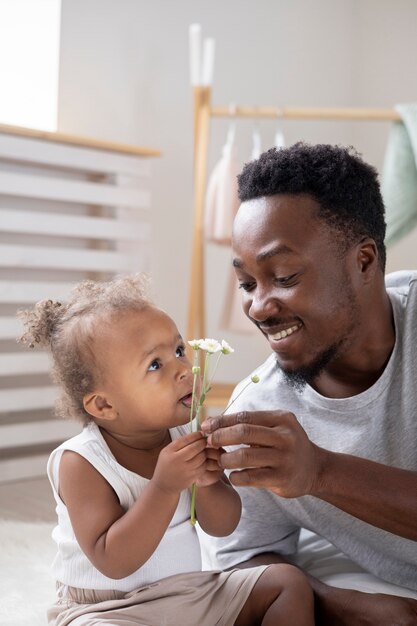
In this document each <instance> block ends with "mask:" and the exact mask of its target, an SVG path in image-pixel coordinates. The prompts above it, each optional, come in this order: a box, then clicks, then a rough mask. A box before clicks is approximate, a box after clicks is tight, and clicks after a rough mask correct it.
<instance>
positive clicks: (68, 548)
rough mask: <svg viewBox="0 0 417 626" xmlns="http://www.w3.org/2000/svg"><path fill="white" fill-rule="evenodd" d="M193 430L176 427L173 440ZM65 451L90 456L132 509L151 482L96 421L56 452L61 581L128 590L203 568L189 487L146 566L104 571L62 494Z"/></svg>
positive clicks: (53, 471)
mask: <svg viewBox="0 0 417 626" xmlns="http://www.w3.org/2000/svg"><path fill="white" fill-rule="evenodd" d="M187 432H189V428H188V427H187V426H179V427H178V428H173V429H170V434H171V438H172V439H173V440H174V439H177V438H178V437H181V436H182V435H185V434H186V433H187ZM65 450H73V451H74V452H77V453H78V454H80V455H81V456H82V457H84V458H85V459H87V461H88V462H89V463H91V465H92V466H93V467H95V469H96V470H97V471H98V472H100V474H102V476H103V477H104V478H105V479H106V480H107V482H108V483H109V484H110V485H111V486H112V487H113V489H114V491H115V493H116V495H117V497H118V498H119V502H120V504H121V506H122V507H123V508H124V509H126V510H127V509H129V508H130V507H131V506H132V505H133V504H134V502H135V501H136V500H137V499H138V498H139V497H140V494H141V493H142V491H143V489H144V488H145V486H146V484H147V483H148V482H149V481H148V480H147V479H146V478H143V477H142V476H139V475H138V474H135V473H134V472H131V471H130V470H128V469H126V468H124V467H122V466H121V465H120V464H119V463H118V462H117V461H116V459H115V457H114V456H113V454H112V453H111V452H110V449H109V448H108V446H107V444H106V442H105V440H104V439H103V437H102V435H101V433H100V430H99V428H98V427H97V425H96V424H95V423H94V422H91V423H89V424H88V425H87V426H86V427H85V428H84V430H83V431H82V432H81V433H80V434H79V435H77V436H75V437H73V438H72V439H69V440H68V441H65V442H64V443H63V444H61V445H60V446H59V447H58V448H56V449H55V450H54V451H53V452H52V453H51V456H50V457H49V461H48V467H47V472H48V478H49V480H50V482H51V485H52V489H53V493H54V497H55V500H56V503H57V506H56V512H57V515H58V525H57V526H56V527H55V528H54V530H53V532H52V538H53V539H54V540H55V542H56V544H57V546H58V553H57V555H56V557H55V559H54V562H53V565H52V570H53V573H54V575H55V577H56V579H57V580H58V581H60V582H62V583H63V584H64V585H69V586H71V587H78V588H80V589H97V590H98V589H114V590H117V591H123V592H126V593H127V592H129V591H133V590H134V589H137V588H139V587H143V586H145V585H149V584H150V583H153V582H155V581H157V580H161V579H162V578H166V577H167V576H172V575H173V574H181V573H185V572H194V571H200V570H201V553H200V545H199V541H198V537H197V533H196V531H195V528H194V527H193V526H192V525H191V524H190V504H191V498H190V492H189V490H188V489H187V490H184V491H182V492H181V495H180V500H179V502H178V507H177V509H176V511H175V513H174V516H173V518H172V520H171V522H170V524H169V527H168V528H167V531H166V533H165V535H164V536H163V538H162V539H161V542H160V543H159V545H158V547H157V549H156V550H155V552H154V553H153V554H152V556H151V557H150V558H149V559H148V560H147V561H146V563H144V564H143V565H142V567H140V568H139V569H138V570H136V572H134V573H133V574H130V576H126V578H121V579H119V580H114V579H112V578H108V577H107V576H104V574H102V573H101V572H99V571H98V570H97V569H96V568H95V567H94V565H92V563H91V562H90V561H89V560H88V558H87V557H86V556H85V554H84V552H83V551H82V550H81V548H80V547H79V545H78V542H77V540H76V538H75V535H74V531H73V529H72V526H71V521H70V518H69V515H68V510H67V507H66V506H65V504H64V503H63V501H62V500H61V498H60V497H59V464H60V461H61V457H62V454H63V452H64V451H65ZM138 532H140V528H138Z"/></svg>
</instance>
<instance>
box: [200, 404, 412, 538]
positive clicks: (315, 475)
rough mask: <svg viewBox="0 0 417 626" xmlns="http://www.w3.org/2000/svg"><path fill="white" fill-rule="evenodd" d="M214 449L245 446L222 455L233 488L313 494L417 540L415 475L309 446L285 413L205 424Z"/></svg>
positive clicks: (242, 415)
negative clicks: (256, 488)
mask: <svg viewBox="0 0 417 626" xmlns="http://www.w3.org/2000/svg"><path fill="white" fill-rule="evenodd" d="M202 430H203V432H204V433H205V434H207V435H208V443H209V445H212V446H214V447H220V446H223V447H224V446H230V445H241V444H247V445H248V446H249V447H241V448H239V449H237V450H234V451H232V452H227V453H224V454H222V455H221V459H220V462H221V465H222V467H223V468H225V469H231V470H239V471H232V473H231V474H230V481H231V482H232V484H234V485H236V486H241V487H243V486H245V487H264V488H267V489H270V490H271V491H272V492H274V493H276V494H277V495H279V496H281V497H284V498H296V497H299V496H303V495H312V496H315V497H317V498H320V499H322V500H325V501H326V502H329V503H330V504H333V505H334V506H336V507H338V508H340V509H342V510H343V511H345V512H346V513H349V514H350V515H353V516H354V517H357V518H358V519H361V520H363V521H365V522H367V523H369V524H372V525H373V526H376V527H378V528H381V529H383V530H386V531H388V532H391V533H393V534H396V535H399V536H401V537H404V538H406V539H411V540H414V541H417V498H416V497H415V494H416V493H417V473H416V472H411V471H407V470H402V469H398V468H393V467H389V466H385V465H382V464H380V463H375V462H373V461H369V460H366V459H361V458H358V457H354V456H351V455H347V454H340V453H335V452H330V451H328V450H324V449H323V448H319V447H318V446H316V445H315V444H313V443H312V442H311V441H310V440H309V438H308V437H307V434H306V433H305V431H304V429H303V428H302V427H301V425H300V424H299V422H298V421H297V419H296V417H295V416H294V415H293V414H292V413H289V412H287V411H257V412H242V413H236V414H230V415H223V416H220V417H214V418H209V419H207V420H206V421H205V422H204V423H203V425H202Z"/></svg>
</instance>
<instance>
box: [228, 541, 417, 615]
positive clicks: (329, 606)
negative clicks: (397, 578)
mask: <svg viewBox="0 0 417 626" xmlns="http://www.w3.org/2000/svg"><path fill="white" fill-rule="evenodd" d="M288 562H289V561H288V560H287V559H285V557H283V556H281V555H279V554H275V553H274V552H266V553H264V554H258V555H257V556H255V557H253V558H252V559H250V560H248V561H244V562H243V563H240V564H239V565H237V566H235V567H240V568H247V567H256V566H257V565H270V564H272V563H288ZM304 573H305V574H306V575H307V577H308V579H309V582H310V584H311V586H312V588H313V591H314V612H315V622H316V625H317V626H376V625H378V626H393V624H401V626H416V625H417V600H413V599H411V598H402V597H399V596H391V595H387V594H384V593H377V594H375V593H362V592H360V591H354V590H351V589H339V588H338V587H331V586H330V585H326V584H324V583H322V582H321V581H319V580H318V579H317V578H314V576H310V575H309V574H308V573H307V572H304Z"/></svg>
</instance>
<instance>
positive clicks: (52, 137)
mask: <svg viewBox="0 0 417 626" xmlns="http://www.w3.org/2000/svg"><path fill="white" fill-rule="evenodd" d="M0 133H2V134H4V135H19V136H21V137H27V138H29V139H42V140H44V141H51V142H55V143H62V144H67V145H72V146H78V147H79V148H93V149H95V150H106V151H107V152H119V153H120V154H130V155H133V156H145V157H157V156H161V152H160V151H159V150H155V149H154V148H146V147H143V146H134V145H129V144H123V143H115V142H112V141H103V140H101V139H94V138H93V137H77V136H76V135H68V134H65V133H59V132H56V133H54V132H49V131H46V130H36V129H34V128H24V127H23V126H9V125H7V124H0Z"/></svg>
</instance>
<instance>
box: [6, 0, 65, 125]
mask: <svg viewBox="0 0 417 626" xmlns="http://www.w3.org/2000/svg"><path fill="white" fill-rule="evenodd" d="M60 17H61V0H0V123H1V124H10V125H14V126H25V127H27V128H36V129H40V130H49V131H55V130H56V128H57V117H58V71H59V35H60Z"/></svg>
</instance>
